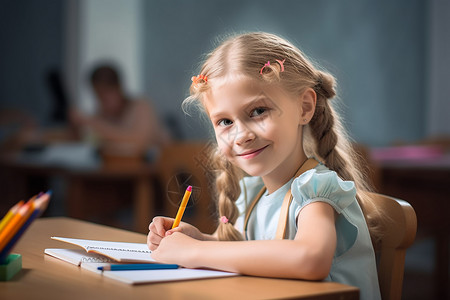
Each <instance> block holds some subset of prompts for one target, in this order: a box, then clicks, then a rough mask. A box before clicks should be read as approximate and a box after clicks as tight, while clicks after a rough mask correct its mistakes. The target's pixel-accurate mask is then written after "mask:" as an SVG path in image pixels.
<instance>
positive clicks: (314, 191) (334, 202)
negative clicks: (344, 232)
mask: <svg viewBox="0 0 450 300" xmlns="http://www.w3.org/2000/svg"><path fill="white" fill-rule="evenodd" d="M291 191H292V195H293V198H294V201H295V202H296V203H297V204H299V205H300V206H301V207H303V206H305V205H307V204H309V203H312V202H316V201H322V202H327V203H329V204H330V205H331V206H333V208H334V209H335V210H336V211H337V212H338V213H341V212H342V210H344V209H345V208H346V207H348V206H349V205H350V204H351V203H353V202H354V201H356V189H355V184H354V182H353V181H344V180H342V179H341V178H340V177H339V176H338V175H337V173H336V172H335V171H332V170H330V169H328V168H327V167H326V166H325V165H322V164H319V165H318V166H317V167H315V168H314V169H311V170H308V171H306V172H305V173H303V174H301V175H300V176H298V177H297V178H295V179H294V180H293V182H292V185H291Z"/></svg>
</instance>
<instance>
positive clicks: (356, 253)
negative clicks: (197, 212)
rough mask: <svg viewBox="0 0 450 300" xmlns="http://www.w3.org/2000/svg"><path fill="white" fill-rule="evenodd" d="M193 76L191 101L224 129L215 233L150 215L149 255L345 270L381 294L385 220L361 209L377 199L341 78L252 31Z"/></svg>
mask: <svg viewBox="0 0 450 300" xmlns="http://www.w3.org/2000/svg"><path fill="white" fill-rule="evenodd" d="M192 80H193V83H192V86H191V90H190V91H191V96H190V97H189V98H187V99H186V100H185V103H184V104H189V103H192V102H196V101H198V102H197V103H198V104H199V105H200V107H201V108H203V109H204V111H205V112H206V114H207V115H208V117H209V119H210V120H211V123H212V125H213V127H214V132H215V136H216V141H217V151H216V153H215V156H214V160H213V161H214V170H215V171H216V186H217V194H218V205H217V206H218V213H219V216H220V222H219V226H218V228H217V231H216V233H215V234H213V235H207V234H203V233H201V232H200V231H199V230H198V229H197V228H195V227H194V226H192V225H189V224H186V223H182V224H181V225H180V226H179V227H177V228H175V229H171V227H172V224H173V219H171V218H165V217H156V218H154V219H153V221H152V223H151V224H150V225H149V230H150V232H149V234H148V246H149V248H150V250H152V256H153V258H155V259H156V260H157V261H160V262H166V263H176V264H179V265H182V266H185V267H189V268H199V267H206V268H213V269H219V270H225V271H231V272H238V273H241V274H247V275H254V276H268V277H283V278H298V279H307V280H323V279H325V280H330V281H337V282H341V283H345V284H350V285H354V286H357V287H359V288H360V290H361V296H362V298H363V299H378V298H380V294H379V288H378V281H377V273H376V265H375V257H374V251H373V248H372V243H371V235H370V234H369V230H370V232H371V233H372V236H374V237H375V236H376V234H377V232H378V231H379V229H378V227H377V225H376V224H373V223H374V222H372V221H371V220H372V219H373V217H374V216H371V215H367V214H365V213H364V211H365V208H366V207H367V206H370V205H373V204H372V202H371V200H370V198H368V197H366V196H365V195H364V194H363V193H362V192H361V191H362V190H367V185H366V184H365V183H364V181H363V176H362V175H361V172H359V171H358V168H357V166H356V163H355V158H354V155H353V152H352V150H351V147H350V144H349V142H348V141H347V139H346V136H345V134H344V131H343V129H342V127H341V124H340V121H339V118H338V116H337V114H336V112H335V111H334V109H333V107H332V106H330V103H329V101H330V99H332V98H333V97H334V96H335V89H334V78H333V77H332V76H331V75H330V74H328V73H326V72H323V71H320V70H318V69H316V68H315V67H314V66H313V65H312V64H311V62H309V61H308V60H307V59H306V58H305V56H304V55H303V54H302V53H301V52H300V50H298V49H297V48H296V47H294V46H293V45H292V44H290V43H289V42H287V41H285V40H284V39H281V38H280V37H278V36H275V35H272V34H267V33H248V34H243V35H238V36H236V37H233V38H230V39H228V40H227V41H225V42H224V43H222V44H221V45H220V46H219V47H218V48H217V49H216V50H214V51H213V52H212V53H211V54H210V55H209V56H208V57H207V60H206V62H205V63H204V65H203V67H202V69H201V73H200V75H199V76H196V77H193V78H192ZM308 158H309V159H308ZM318 161H319V162H320V163H318ZM244 174H248V175H250V176H253V177H248V176H247V177H244ZM244 240H245V241H244ZM180 249H182V251H180Z"/></svg>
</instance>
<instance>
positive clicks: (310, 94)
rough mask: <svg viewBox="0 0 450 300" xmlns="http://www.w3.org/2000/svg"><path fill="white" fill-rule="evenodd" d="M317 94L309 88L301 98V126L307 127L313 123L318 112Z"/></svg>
mask: <svg viewBox="0 0 450 300" xmlns="http://www.w3.org/2000/svg"><path fill="white" fill-rule="evenodd" d="M316 101H317V94H316V92H315V91H314V90H313V89H312V88H307V89H306V90H305V91H304V92H303V93H301V94H300V96H299V105H301V110H300V112H301V118H300V123H299V124H300V125H306V124H308V123H309V121H311V119H312V117H313V116H314V111H315V110H316Z"/></svg>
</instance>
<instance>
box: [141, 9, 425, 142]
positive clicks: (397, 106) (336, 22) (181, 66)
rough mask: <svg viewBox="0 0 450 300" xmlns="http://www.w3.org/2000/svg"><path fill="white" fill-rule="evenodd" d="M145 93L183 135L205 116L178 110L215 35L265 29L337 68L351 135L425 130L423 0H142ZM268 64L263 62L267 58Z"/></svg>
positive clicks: (198, 129) (408, 134)
mask: <svg viewBox="0 0 450 300" xmlns="http://www.w3.org/2000/svg"><path fill="white" fill-rule="evenodd" d="M144 4H145V5H144V11H145V16H146V17H145V21H144V28H145V29H144V37H143V38H144V52H145V55H144V62H143V63H144V65H145V68H144V69H145V74H146V76H145V78H146V82H145V86H146V91H147V94H148V95H150V96H151V98H152V99H154V101H156V102H157V103H158V108H159V109H160V111H161V112H162V113H163V114H165V115H172V116H176V117H175V119H176V120H177V121H178V123H179V124H180V127H181V128H182V129H183V134H184V138H204V137H206V136H207V135H208V131H207V130H204V129H203V127H202V123H204V122H203V121H199V120H198V119H197V118H190V117H186V116H185V115H184V114H183V113H182V112H181V110H180V103H181V102H182V100H183V99H184V98H185V96H186V94H187V91H188V88H189V85H190V78H191V76H192V75H196V72H197V71H198V69H199V68H198V65H199V62H200V60H201V57H202V54H204V53H206V52H208V51H210V50H211V49H213V46H214V42H215V37H216V36H218V35H219V36H221V35H222V36H223V35H224V34H228V33H231V32H241V31H257V30H261V31H269V32H273V33H277V34H281V35H282V36H284V37H286V38H288V39H289V40H291V41H292V42H294V43H295V44H297V45H298V46H300V48H301V49H302V50H304V52H306V54H308V55H309V56H311V57H312V58H314V59H315V60H317V61H318V62H319V63H320V64H321V65H322V66H324V67H325V68H326V69H328V70H329V71H330V72H331V73H333V74H334V75H335V76H336V77H337V79H338V84H339V95H340V98H341V99H342V101H343V104H344V105H343V107H342V110H343V112H344V115H345V118H346V126H347V128H348V129H349V131H350V133H351V136H352V137H353V138H355V139H356V140H357V141H359V142H362V143H365V144H368V145H375V146H377V145H386V144H390V143H391V142H393V141H398V140H406V141H414V140H416V139H420V138H422V137H423V136H424V134H425V123H426V116H425V113H424V111H425V107H426V101H427V98H426V96H427V95H426V94H425V91H426V84H427V80H426V76H425V71H426V30H427V22H428V21H427V5H426V1H420V0H412V1H410V0H400V1H389V0H383V1H370V0H365V1H352V0H342V1H330V0H318V1H294V0H285V1H278V2H274V1H270V0H251V1H250V0H246V1H240V0H229V1H209V0H196V1H145V2H144ZM261 63H263V62H261Z"/></svg>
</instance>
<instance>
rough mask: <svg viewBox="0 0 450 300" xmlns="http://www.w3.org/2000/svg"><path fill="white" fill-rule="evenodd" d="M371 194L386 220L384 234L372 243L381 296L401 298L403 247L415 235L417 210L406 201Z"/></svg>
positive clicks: (390, 298) (385, 299)
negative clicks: (375, 243) (377, 241)
mask: <svg viewBox="0 0 450 300" xmlns="http://www.w3.org/2000/svg"><path fill="white" fill-rule="evenodd" d="M371 196H372V197H373V199H375V202H376V206H377V209H379V210H380V213H381V215H382V216H387V219H388V220H387V221H386V225H385V232H384V235H383V236H382V238H381V240H380V241H379V243H378V244H377V245H374V248H375V253H376V254H377V259H378V281H379V284H380V291H381V298H382V299H384V300H394V299H401V296H402V285H403V273H404V266H405V254H406V249H407V248H408V247H410V246H411V245H412V243H413V242H414V238H415V236H416V230H417V219H416V213H415V211H414V209H413V208H412V206H411V205H410V204H409V203H408V202H406V201H403V200H398V199H394V198H392V197H389V196H384V195H381V194H375V193H371Z"/></svg>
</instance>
